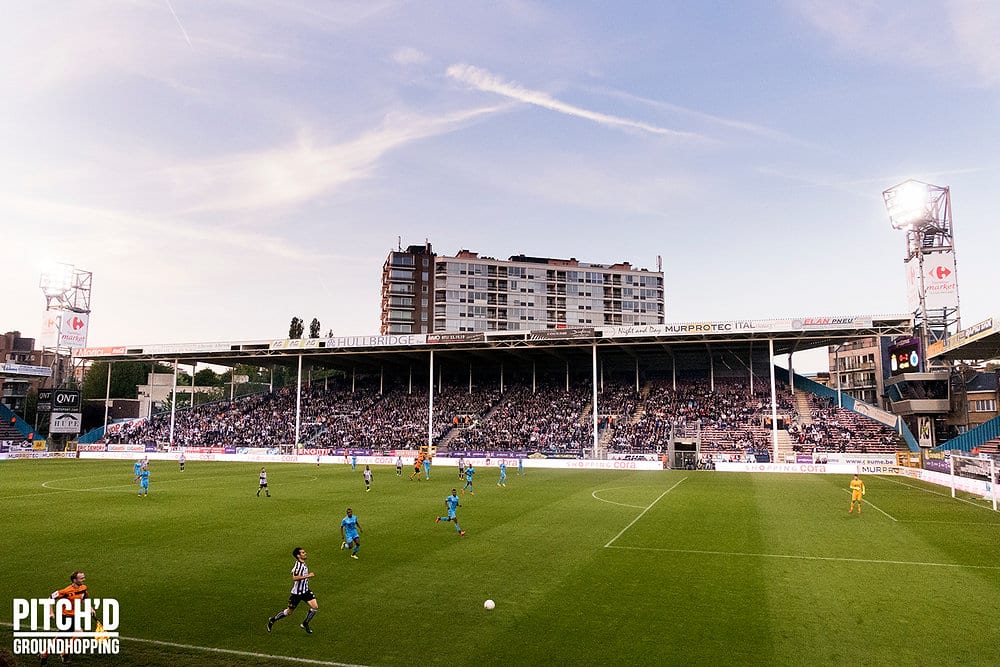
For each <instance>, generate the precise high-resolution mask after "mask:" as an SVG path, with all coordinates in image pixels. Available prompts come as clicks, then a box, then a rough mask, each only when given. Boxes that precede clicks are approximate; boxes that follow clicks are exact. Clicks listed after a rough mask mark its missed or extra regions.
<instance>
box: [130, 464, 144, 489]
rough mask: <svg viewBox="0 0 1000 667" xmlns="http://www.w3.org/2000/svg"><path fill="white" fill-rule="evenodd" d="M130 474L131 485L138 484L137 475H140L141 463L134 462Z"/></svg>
mask: <svg viewBox="0 0 1000 667" xmlns="http://www.w3.org/2000/svg"><path fill="white" fill-rule="evenodd" d="M132 474H133V475H134V478H133V479H132V483H133V484H138V483H139V475H141V474H142V461H136V462H135V463H133V464H132Z"/></svg>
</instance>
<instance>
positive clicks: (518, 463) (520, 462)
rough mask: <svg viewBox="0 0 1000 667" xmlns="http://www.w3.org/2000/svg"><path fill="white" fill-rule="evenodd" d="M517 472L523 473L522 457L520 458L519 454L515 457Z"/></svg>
mask: <svg viewBox="0 0 1000 667" xmlns="http://www.w3.org/2000/svg"><path fill="white" fill-rule="evenodd" d="M517 474H518V475H523V474H524V459H522V458H521V457H520V456H518V457H517Z"/></svg>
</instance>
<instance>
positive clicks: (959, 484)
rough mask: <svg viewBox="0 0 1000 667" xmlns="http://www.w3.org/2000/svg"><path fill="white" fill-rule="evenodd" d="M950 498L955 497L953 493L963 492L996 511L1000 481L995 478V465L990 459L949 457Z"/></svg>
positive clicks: (999, 495)
mask: <svg viewBox="0 0 1000 667" xmlns="http://www.w3.org/2000/svg"><path fill="white" fill-rule="evenodd" d="M950 470H951V497H952V498H954V497H955V492H956V490H957V491H964V492H966V493H971V494H973V495H976V496H980V497H982V499H983V500H985V501H987V502H989V503H991V504H992V505H993V510H994V511H996V509H997V500H998V499H1000V488H998V487H1000V479H998V477H997V472H998V469H997V464H996V461H994V460H993V459H991V458H980V457H973V456H958V455H955V454H952V456H951V465H950Z"/></svg>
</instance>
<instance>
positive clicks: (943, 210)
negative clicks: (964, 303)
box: [882, 180, 962, 370]
mask: <svg viewBox="0 0 1000 667" xmlns="http://www.w3.org/2000/svg"><path fill="white" fill-rule="evenodd" d="M882 198H883V199H884V200H885V207H886V209H887V210H888V212H889V223H890V224H891V225H892V227H893V229H898V230H902V231H905V232H906V259H905V260H904V263H905V264H906V267H907V287H908V292H909V301H910V310H911V311H912V312H913V314H914V316H915V323H916V325H917V327H918V329H919V335H920V342H921V347H922V348H923V350H921V365H922V366H923V368H924V370H926V369H927V359H928V356H929V348H931V346H933V345H934V344H935V343H937V342H939V341H944V340H946V339H947V338H948V337H949V336H950V335H951V334H952V333H956V332H957V331H958V330H959V329H961V326H962V323H961V316H960V313H959V307H958V274H957V271H956V268H955V239H954V235H953V233H952V226H951V191H950V189H949V188H947V187H941V186H938V185H930V184H928V183H922V182H920V181H914V180H909V181H905V182H903V183H900V184H899V185H896V186H894V187H891V188H889V189H888V190H886V191H885V192H883V193H882Z"/></svg>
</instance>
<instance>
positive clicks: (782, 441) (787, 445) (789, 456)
mask: <svg viewBox="0 0 1000 667" xmlns="http://www.w3.org/2000/svg"><path fill="white" fill-rule="evenodd" d="M792 444H793V443H792V436H790V435H789V434H788V431H784V430H780V429H779V430H778V460H777V463H795V452H794V451H792Z"/></svg>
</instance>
